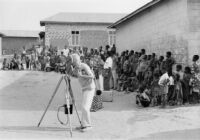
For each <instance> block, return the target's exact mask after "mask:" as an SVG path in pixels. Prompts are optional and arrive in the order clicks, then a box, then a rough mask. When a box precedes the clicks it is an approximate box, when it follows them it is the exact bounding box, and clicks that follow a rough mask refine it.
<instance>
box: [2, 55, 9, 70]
mask: <svg viewBox="0 0 200 140" xmlns="http://www.w3.org/2000/svg"><path fill="white" fill-rule="evenodd" d="M8 69H9V63H8V61H7V58H4V59H3V67H2V70H8Z"/></svg>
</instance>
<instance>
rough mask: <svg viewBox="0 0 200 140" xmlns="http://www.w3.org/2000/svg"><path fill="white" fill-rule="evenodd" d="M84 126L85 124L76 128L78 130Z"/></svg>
mask: <svg viewBox="0 0 200 140" xmlns="http://www.w3.org/2000/svg"><path fill="white" fill-rule="evenodd" d="M83 128H84V127H83V126H79V127H76V128H75V129H76V130H81V129H83Z"/></svg>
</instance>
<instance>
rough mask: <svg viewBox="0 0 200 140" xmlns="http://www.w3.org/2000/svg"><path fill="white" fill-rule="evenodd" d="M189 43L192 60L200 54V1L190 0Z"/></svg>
mask: <svg viewBox="0 0 200 140" xmlns="http://www.w3.org/2000/svg"><path fill="white" fill-rule="evenodd" d="M188 23H189V27H188V43H189V49H188V50H189V54H190V55H189V56H190V60H191V57H192V56H193V55H194V54H200V0H188Z"/></svg>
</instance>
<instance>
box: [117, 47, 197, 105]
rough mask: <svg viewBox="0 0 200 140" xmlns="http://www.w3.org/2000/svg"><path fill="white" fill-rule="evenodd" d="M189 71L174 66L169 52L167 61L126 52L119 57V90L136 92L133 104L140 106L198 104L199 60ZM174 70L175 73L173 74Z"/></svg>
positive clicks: (161, 57)
mask: <svg viewBox="0 0 200 140" xmlns="http://www.w3.org/2000/svg"><path fill="white" fill-rule="evenodd" d="M192 61H193V64H192V66H191V67H189V66H186V67H184V68H183V65H181V64H175V60H174V59H173V57H172V54H171V52H167V53H166V58H165V59H164V56H160V57H159V59H157V58H156V54H155V53H153V54H151V55H146V52H145V50H144V49H142V50H141V52H134V51H130V52H129V51H125V52H122V54H121V56H119V57H118V67H117V68H118V69H117V72H118V77H119V78H118V90H119V91H125V92H126V93H128V92H133V91H137V95H136V103H137V104H139V105H141V106H143V107H148V106H161V107H165V106H166V105H170V106H174V105H184V104H197V103H200V74H199V69H200V68H199V65H198V61H199V56H198V55H194V57H193V60H192ZM174 67H175V70H174Z"/></svg>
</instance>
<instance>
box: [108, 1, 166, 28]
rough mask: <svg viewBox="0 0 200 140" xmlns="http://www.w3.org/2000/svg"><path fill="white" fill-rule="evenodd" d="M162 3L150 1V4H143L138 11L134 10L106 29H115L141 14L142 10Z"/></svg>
mask: <svg viewBox="0 0 200 140" xmlns="http://www.w3.org/2000/svg"><path fill="white" fill-rule="evenodd" d="M161 1H164V0H152V1H151V2H149V3H147V4H145V5H144V6H142V7H140V8H139V9H137V10H135V11H134V12H132V13H130V14H128V15H127V16H125V17H123V18H121V19H120V20H118V21H117V22H115V23H113V24H111V25H110V26H108V28H115V27H117V26H118V25H119V24H121V23H124V22H125V21H127V20H128V19H130V18H133V17H134V16H136V15H137V14H139V13H141V12H143V11H144V10H146V9H147V8H150V7H152V6H154V5H155V4H157V3H159V2H161Z"/></svg>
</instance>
